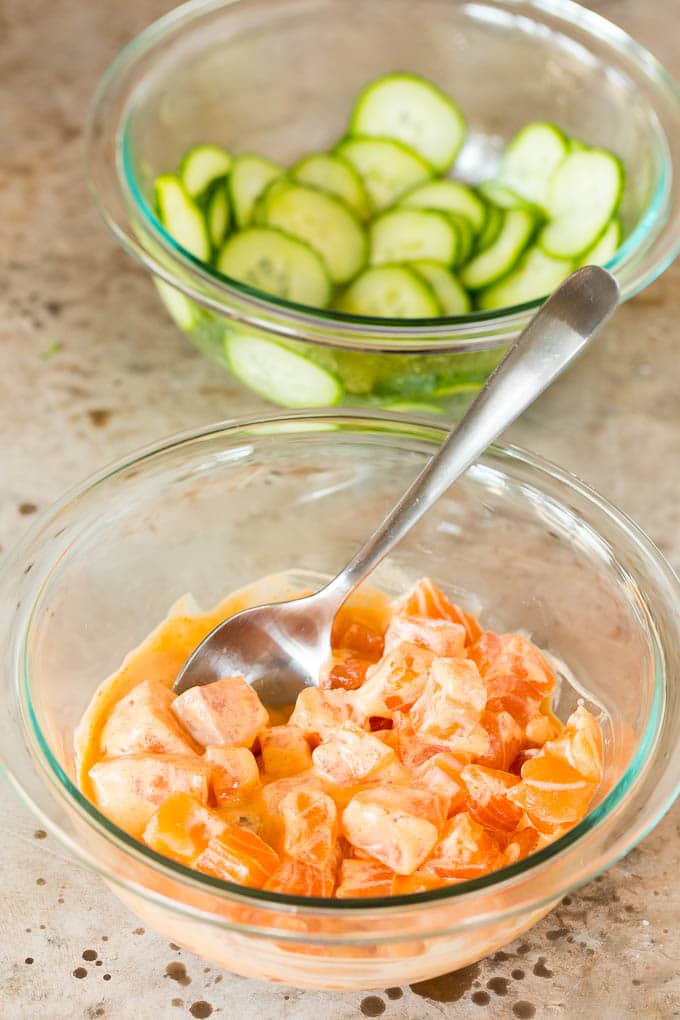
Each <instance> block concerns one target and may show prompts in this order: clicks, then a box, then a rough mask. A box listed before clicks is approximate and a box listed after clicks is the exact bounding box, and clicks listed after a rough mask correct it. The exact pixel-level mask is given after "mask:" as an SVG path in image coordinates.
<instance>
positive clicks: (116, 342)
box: [0, 0, 680, 1020]
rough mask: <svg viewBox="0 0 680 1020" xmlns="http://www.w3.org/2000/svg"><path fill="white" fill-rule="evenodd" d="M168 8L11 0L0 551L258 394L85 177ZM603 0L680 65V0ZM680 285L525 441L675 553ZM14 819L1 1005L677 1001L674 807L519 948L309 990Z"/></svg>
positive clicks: (4, 18)
mask: <svg viewBox="0 0 680 1020" xmlns="http://www.w3.org/2000/svg"><path fill="white" fill-rule="evenodd" d="M170 6H171V4H169V3H168V2H163V0H116V2H104V0H94V2H87V0H57V2H56V3H55V2H54V0H52V2H48V0H1V2H0V81H1V82H2V99H1V100H0V126H1V130H0V137H1V138H2V146H1V147H0V260H1V262H2V271H1V272H0V312H1V314H0V437H1V438H0V557H2V555H3V554H4V553H5V552H6V551H7V550H8V549H9V547H10V546H11V545H12V544H13V543H14V542H15V541H16V540H17V539H18V538H19V536H20V535H21V533H22V531H23V530H24V529H25V528H26V527H27V526H28V525H29V524H30V522H31V519H32V515H33V514H34V513H35V512H36V511H39V510H41V509H43V508H45V507H46V506H48V504H49V503H50V502H51V501H52V500H53V499H54V498H56V497H57V496H58V495H59V494H60V493H61V492H62V491H63V490H64V489H65V488H66V487H67V486H70V485H71V484H73V483H75V482H77V481H79V480H81V479H83V478H84V477H85V476H86V475H88V474H90V473H91V472H92V471H94V470H96V469H98V468H99V467H101V466H102V465H103V464H105V463H106V462H108V461H110V460H111V459H113V458H116V457H118V456H120V455H121V454H123V453H125V452H127V451H129V450H131V449H133V448H134V447H137V446H140V445H142V444H144V443H147V442H149V441H151V440H154V439H157V438H158V437H160V436H162V435H164V434H168V433H172V432H176V431H178V430H182V429H187V428H191V427H193V426H196V425H201V424H204V423H207V422H210V421H213V420H217V419H221V418H225V417H232V416H237V415H241V414H246V413H253V412H256V411H258V410H259V409H261V408H262V407H263V405H262V404H261V403H259V402H258V401H257V400H256V398H255V397H254V396H253V395H252V394H249V393H247V392H245V391H244V390H242V389H240V388H239V387H238V386H236V385H235V384H234V383H233V382H232V381H231V380H229V379H228V378H227V377H226V376H224V375H223V374H221V372H220V371H219V370H218V369H216V368H214V367H213V366H212V365H211V364H209V363H208V362H207V361H205V360H204V359H203V358H201V357H200V356H199V355H198V354H197V353H196V352H195V351H194V350H193V348H192V347H191V346H190V345H189V344H188V343H187V341H186V340H185V339H184V338H183V337H182V336H181V335H180V334H179V333H178V332H177V330H176V329H175V328H174V326H172V324H171V323H170V322H169V320H168V319H167V318H166V316H165V314H164V312H163V311H162V309H161V307H160V305H159V303H158V300H157V298H156V295H155V292H154V290H153V288H152V285H151V282H150V280H149V279H148V277H147V276H146V275H145V274H144V273H143V272H142V271H141V270H140V269H139V268H138V267H137V266H136V265H135V264H134V263H133V262H132V261H131V260H130V259H129V258H128V256H127V255H125V254H124V253H123V252H122V251H121V250H120V249H119V248H118V247H117V246H116V244H115V243H114V241H113V239H112V237H111V236H110V235H109V234H108V233H107V231H106V229H105V228H104V226H103V225H102V224H101V223H100V221H99V220H98V218H97V216H96V214H95V212H94V209H93V207H92V204H91V201H90V199H89V196H88V194H87V191H86V187H85V184H84V180H83V169H82V159H83V157H82V125H83V121H84V117H85V111H86V108H87V104H88V100H89V98H90V96H91V94H92V91H93V89H94V87H95V85H96V82H97V80H98V78H99V77H100V75H101V74H102V72H103V70H104V69H105V67H106V66H107V64H108V63H109V62H110V60H111V59H112V58H113V56H114V55H115V54H116V52H117V51H118V50H119V49H120V47H121V46H122V45H123V44H124V43H126V42H127V41H128V40H129V39H130V38H131V37H132V36H133V35H134V34H135V33H136V32H137V31H138V30H139V29H141V28H142V27H143V26H144V25H145V24H146V23H148V22H149V21H151V20H152V19H153V18H155V17H156V16H158V15H159V14H161V13H163V12H164V11H165V10H167V9H168V8H169V7H170ZM591 6H592V7H594V8H595V9H597V10H598V11H600V12H601V13H602V14H604V15H606V16H608V17H609V18H611V19H612V20H613V21H616V22H617V23H619V24H620V25H622V26H623V27H624V28H626V29H627V30H628V31H630V32H631V33H632V34H633V35H634V36H636V37H637V38H638V39H639V40H640V41H641V42H642V43H644V44H645V45H647V46H648V47H649V48H650V49H651V50H652V52H654V53H655V54H656V55H657V56H658V57H659V58H660V59H661V60H662V61H663V62H664V63H665V64H666V65H667V67H668V68H669V69H670V70H671V71H672V72H674V73H675V75H676V76H678V77H680V32H679V30H678V15H679V14H680V8H679V4H678V0H648V2H646V3H641V2H639V0H638V2H636V0H599V2H593V3H592V4H591ZM8 88H9V93H8ZM679 293H680V264H677V263H676V265H675V266H673V267H672V268H671V269H670V270H669V271H668V272H667V273H666V274H665V275H664V276H663V277H662V278H661V279H660V280H658V281H657V282H656V283H655V284H654V285H653V286H651V287H649V289H648V290H646V291H645V292H644V293H643V294H642V295H640V296H639V297H638V298H636V299H635V300H633V301H631V302H630V303H629V304H627V305H626V306H625V307H623V308H622V309H621V310H620V311H619V313H618V314H617V316H616V318H615V321H614V322H613V323H611V324H610V325H609V326H608V328H607V329H606V331H605V333H604V334H603V335H602V337H601V339H600V340H599V341H598V342H597V344H596V345H595V346H594V347H593V348H592V349H591V350H590V351H589V352H588V353H587V354H586V355H585V356H584V357H583V358H582V359H581V361H580V362H579V363H578V365H577V366H576V367H575V368H574V369H573V370H572V371H571V372H570V373H569V374H568V376H567V377H566V378H564V379H563V380H561V381H560V382H559V383H558V384H557V385H556V386H555V387H554V388H553V389H552V390H551V392H550V393H549V394H547V395H546V396H545V397H544V398H543V399H542V400H541V401H539V403H538V404H537V405H536V406H535V407H534V408H532V409H531V410H530V411H529V412H528V413H527V414H526V415H525V416H524V417H523V419H522V421H521V422H520V423H518V424H517V425H516V426H515V427H513V429H512V430H511V434H510V438H511V439H512V440H514V441H515V442H517V443H520V444H521V445H525V446H527V447H529V448H531V449H533V450H536V451H537V452H539V453H541V454H543V455H545V456H547V457H549V458H550V459H552V460H554V461H556V462H558V463H559V464H561V465H562V466H564V467H565V468H568V469H570V470H571V471H573V472H575V473H576V474H577V475H579V476H580V477H582V478H584V479H585V480H586V481H588V482H589V483H591V484H592V485H593V486H594V487H595V488H597V489H599V491H600V492H601V493H603V494H604V495H605V496H606V497H608V498H609V499H611V500H612V501H613V502H615V503H616V504H618V506H620V507H621V508H622V509H623V510H625V511H626V512H627V513H629V514H630V515H631V516H632V517H633V518H635V519H636V520H637V521H638V522H639V523H640V524H641V525H642V527H643V528H644V529H645V530H646V531H647V532H648V533H649V534H650V536H651V537H652V539H653V540H654V541H655V542H656V543H657V545H658V546H659V547H660V548H661V549H662V550H663V551H664V553H665V554H666V555H667V556H668V557H669V558H670V560H671V561H672V563H673V564H674V566H675V567H676V568H678V567H680V491H679V489H680V485H679V478H678V474H679V473H678V464H679V463H680V398H679V396H678V393H679V390H680V370H679V369H678V333H679V328H678V318H679V312H680V298H679V297H678V294H679ZM57 347H58V350H56V353H54V352H55V349H56V348H57ZM0 817H1V819H2V824H1V825H0V856H1V859H2V862H3V863H2V876H3V894H2V895H1V896H0V1020H80V1018H95V1017H97V1018H98V1017H103V1018H115V1020H128V1018H134V1020H152V1018H153V1020H156V1018H165V1017H168V1018H171V1020H172V1018H175V1017H176V1018H178V1020H179V1018H181V1017H182V1016H187V1017H190V1016H194V1017H207V1016H210V1015H212V1016H215V1017H216V1018H218V1017H232V1016H249V1017H253V1018H255V1020H269V1018H274V1020H278V1018H282V1020H283V1018H296V1020H298V1018H299V1020H307V1018H310V1020H311V1018H316V1017H319V1016H323V1017H324V1020H345V1018H350V1017H362V1016H363V1017H366V1016H383V1015H384V1017H385V1020H392V1018H395V1020H396V1018H399V1020H402V1018H404V1020H434V1018H441V1017H443V1018H454V1017H456V1018H457V1017H464V1018H468V1017H470V1018H479V1020H497V1018H505V1017H509V1018H512V1017H520V1018H521V1017H524V1018H530V1017H536V1018H544V1017H545V1018H548V1017H578V1018H579V1020H590V1018H593V1020H594V1018H597V1020H626V1018H629V1017H630V1018H633V1017H635V1018H638V1017H643V1018H645V1020H648V1018H649V1020H651V1018H657V1017H658V1018H668V1017H673V1016H679V1017H680V973H679V971H680V967H679V964H678V960H679V959H680V926H679V924H678V921H679V920H680V811H679V810H678V807H677V805H676V808H675V809H674V810H672V811H671V812H670V814H669V815H668V816H667V817H666V818H665V819H664V821H663V822H662V823H661V824H660V825H659V827H658V828H657V829H656V830H655V831H654V832H653V833H652V834H651V835H650V836H649V837H648V838H647V839H646V840H645V841H644V842H643V843H642V844H641V845H640V846H639V847H638V848H637V849H636V850H634V851H633V852H632V853H631V854H630V855H629V856H628V857H627V858H626V859H625V860H623V861H621V862H620V863H619V864H617V865H616V866H615V867H614V868H612V869H611V870H610V871H609V872H608V873H607V874H606V875H603V876H600V878H599V879H597V880H596V881H595V882H593V883H591V884H590V885H588V886H586V887H584V888H582V889H581V890H579V891H578V892H576V893H574V894H573V895H572V896H571V897H566V898H565V900H564V901H563V903H562V904H561V906H559V907H558V908H556V909H555V910H554V911H553V912H552V913H551V914H550V915H548V916H547V917H546V918H545V919H544V920H543V921H542V922H541V923H540V924H539V925H538V926H537V927H536V928H534V929H532V930H531V931H530V932H529V933H528V934H527V936H526V937H525V938H524V939H522V940H521V941H520V942H519V943H514V944H511V945H509V946H507V947H506V949H505V950H504V951H503V952H500V953H496V954H495V955H494V956H493V957H492V958H490V959H487V960H484V961H482V962H481V963H479V964H476V965H474V966H472V967H469V968H467V969H466V970H464V971H461V972H458V973H457V974H451V975H447V976H445V977H443V978H439V979H437V980H433V981H429V982H424V983H423V984H421V985H418V986H414V987H413V988H409V987H408V986H405V987H404V988H402V989H390V990H389V994H388V993H387V991H376V992H370V993H368V992H363V993H362V992H356V993H324V992H313V991H311V992H302V991H296V990H294V989H290V988H284V987H280V986H279V987H276V986H273V985H268V984H265V983H261V982H257V981H251V980H246V979H243V978H239V977H234V976H233V975H231V974H229V973H227V972H221V971H219V970H217V969H216V968H214V967H212V966H208V965H207V964H205V963H204V962H203V961H201V960H199V959H198V958H196V957H193V956H191V954H189V953H186V952H183V951H177V950H176V949H175V948H173V947H172V946H171V945H170V944H168V942H167V941H165V940H164V939H162V938H161V937H160V936H157V935H156V934H154V932H152V931H150V930H144V929H142V928H141V927H140V926H139V922H138V921H137V920H136V919H135V917H133V916H132V915H131V914H129V913H128V912H127V911H126V910H125V909H124V908H123V907H122V906H121V905H120V903H119V902H118V901H117V900H116V899H114V897H113V896H112V895H111V893H110V892H109V891H108V890H107V889H106V888H105V887H104V886H103V884H102V883H101V882H100V880H99V879H98V878H97V877H96V876H95V875H93V874H91V873H89V872H88V871H86V870H83V869H81V868H80V867H78V866H76V865H75V864H74V863H73V862H72V861H71V860H69V857H68V855H67V853H66V852H65V851H64V850H63V849H62V848H61V846H60V845H59V843H58V842H57V841H56V839H55V838H54V837H53V836H51V835H50V836H46V835H45V833H44V832H42V831H41V830H40V829H39V828H38V823H37V822H36V821H35V820H34V819H33V818H32V817H31V815H30V814H29V813H28V811H27V810H26V809H25V808H24V807H23V805H21V804H20V803H19V802H18V801H17V800H16V799H15V797H14V796H13V794H11V793H10V790H9V788H8V786H7V784H6V783H4V782H0ZM178 962H179V963H181V964H182V965H183V967H184V969H182V968H181V967H179V968H178V967H177V966H175V967H171V968H170V971H171V974H172V975H173V976H170V975H169V974H168V965H169V964H177V963H178ZM182 975H185V976H184V977H182V980H180V981H178V980H177V978H178V976H179V977H181V976H182Z"/></svg>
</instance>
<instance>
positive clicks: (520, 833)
mask: <svg viewBox="0 0 680 1020" xmlns="http://www.w3.org/2000/svg"><path fill="white" fill-rule="evenodd" d="M539 841H540V836H539V834H538V832H537V831H536V829H534V828H533V827H532V826H531V825H527V826H525V827H524V828H523V829H518V830H517V831H516V832H514V833H513V834H512V835H511V836H510V839H509V840H508V842H507V844H506V846H505V853H504V857H505V860H504V863H505V864H515V863H516V862H517V861H522V860H524V858H525V857H528V856H529V854H532V853H533V852H534V851H535V850H537V849H538V845H539Z"/></svg>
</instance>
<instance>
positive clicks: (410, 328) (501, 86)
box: [88, 0, 680, 414]
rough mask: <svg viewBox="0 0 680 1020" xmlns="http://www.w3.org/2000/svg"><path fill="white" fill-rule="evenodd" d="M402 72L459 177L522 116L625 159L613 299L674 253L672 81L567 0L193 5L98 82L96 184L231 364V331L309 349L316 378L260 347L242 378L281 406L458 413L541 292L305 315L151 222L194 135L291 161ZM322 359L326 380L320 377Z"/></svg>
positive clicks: (678, 214)
mask: <svg viewBox="0 0 680 1020" xmlns="http://www.w3.org/2000/svg"><path fill="white" fill-rule="evenodd" d="M397 69H401V70H408V71H413V72H416V73H420V74H423V75H425V76H427V77H430V78H432V79H433V80H434V81H435V82H437V83H438V84H439V85H440V86H441V87H442V88H443V89H444V90H445V91H446V92H448V93H449V94H450V95H452V96H454V97H455V98H456V100H457V102H458V103H459V105H460V106H461V108H462V110H463V111H464V113H465V115H466V117H467V121H468V140H467V143H466V145H465V148H464V149H463V151H462V153H461V155H460V157H459V159H458V161H457V164H456V168H455V174H456V176H460V177H462V178H464V179H467V180H470V181H473V182H474V181H477V180H479V179H482V178H486V177H490V176H492V175H493V174H494V172H495V169H496V167H497V165H498V159H499V153H500V152H501V150H502V148H503V146H504V144H505V143H506V142H507V141H508V140H509V138H510V137H511V136H512V135H513V134H514V133H515V132H516V131H517V130H518V128H520V127H521V126H522V125H523V124H525V123H527V122H528V121H530V120H534V119H546V120H550V121H554V122H556V123H557V124H559V125H560V126H561V127H562V128H563V129H564V130H565V131H566V132H568V133H569V134H573V135H575V136H577V137H579V138H582V139H583V140H584V141H586V142H588V143H589V144H595V145H602V146H605V147H606V148H610V149H612V150H613V151H614V152H616V153H617V154H618V155H619V156H620V158H621V159H622V161H623V164H624V167H625V172H626V188H625V194H624V201H623V206H622V209H621V216H622V220H623V224H624V231H625V235H626V240H625V243H624V244H623V246H622V248H621V249H620V251H619V252H618V253H617V255H616V256H615V258H614V259H613V260H612V262H611V263H610V266H609V268H610V269H611V270H612V271H613V272H614V273H615V275H616V276H617V279H618V281H619V284H620V286H621V290H622V294H623V296H624V298H625V297H630V296H632V295H633V294H636V293H637V292H638V291H640V290H641V289H642V288H643V287H645V286H647V284H649V283H650V282H651V281H652V280H654V279H655V277H656V276H657V275H658V274H659V273H661V272H662V271H663V270H664V269H665V268H666V266H667V265H668V264H669V262H670V261H671V260H672V259H673V258H674V257H675V255H676V254H677V251H678V244H679V239H680V229H679V224H680V184H679V183H678V180H677V175H675V176H674V174H673V172H672V170H673V167H675V166H677V165H678V164H679V163H680V91H679V90H678V86H677V85H676V83H675V82H674V81H673V80H672V78H671V77H670V76H669V75H668V74H667V73H666V72H665V71H664V69H663V68H662V67H661V66H660V65H659V64H658V63H657V62H656V61H655V59H654V58H653V57H652V56H651V54H649V53H648V52H647V51H646V50H644V49H643V48H642V47H641V46H639V45H638V44H637V43H636V42H634V40H632V39H631V38H630V37H629V36H627V35H626V34H625V33H624V32H622V31H621V30H620V29H618V28H617V27H616V26H614V25H612V24H611V23H610V22H608V21H606V20H605V19H604V18H602V17H600V16H599V15H598V14H595V13H592V12H590V11H587V10H584V8H583V7H581V6H580V5H578V4H575V3H572V2H570V0H475V2H469V0H418V3H417V4H414V3H413V0H361V3H357V2H356V0H194V2H192V3H188V4H185V5H184V6H182V7H179V8H177V9H176V10H174V11H172V12H171V13H170V14H168V15H166V16H165V17H164V18H161V19H160V20H159V21H157V22H156V23H155V24H153V25H151V26H150V27H149V28H148V29H146V31H145V32H143V33H142V34H141V35H140V36H138V37H137V39H135V40H134V41H133V42H132V43H131V44H130V45H129V46H128V47H127V48H126V49H125V50H124V51H123V52H122V53H121V54H120V56H119V57H118V59H117V60H116V61H115V63H114V64H113V65H112V66H111V68H110V69H109V71H108V73H107V74H106V76H105V77H104V80H103V81H102V83H101V85H100V88H99V91H98V93H97V96H96V98H95V102H94V106H93V111H92V115H91V120H90V126H89V132H88V169H89V176H90V182H91V187H92V190H93V193H94V196H95V199H96V201H97V203H98V205H99V208H100V210H101V212H102V214H103V216H104V218H105V220H106V222H107V223H108V224H109V226H110V227H111V229H112V230H113V231H114V233H115V235H116V237H117V238H118V240H119V241H120V242H121V244H122V245H123V246H124V247H125V248H126V249H127V250H128V251H129V252H130V253H131V254H133V255H134V256H135V257H136V258H137V259H138V260H139V261H140V262H141V263H142V264H143V265H144V266H145V267H146V268H147V269H148V270H150V271H151V273H153V275H154V278H155V279H156V281H157V283H158V284H159V286H160V289H161V294H162V297H163V298H164V300H165V301H166V303H167V304H168V307H169V309H170V311H171V313H172V314H173V315H174V317H175V319H176V321H177V322H178V324H179V325H180V327H181V328H182V329H184V330H185V332H186V333H187V334H188V336H189V337H190V339H191V340H192V341H193V342H194V343H195V344H196V345H197V346H198V347H199V348H200V349H201V350H202V351H203V352H204V353H205V354H207V355H208V356H209V357H211V358H213V359H214V360H215V361H216V362H218V363H219V364H220V365H222V366H223V367H224V368H229V359H228V354H227V347H228V344H229V339H230V337H232V336H233V335H234V334H235V333H238V334H239V335H244V334H245V335H246V336H251V337H258V338H260V339H265V340H268V341H269V342H270V343H275V344H278V345H280V346H282V347H283V348H285V349H286V350H290V351H292V352H294V353H295V354H298V355H301V356H302V357H303V358H304V359H306V361H307V363H308V364H309V363H311V365H312V369H311V370H310V371H311V375H312V377H313V378H312V383H311V384H310V382H309V380H303V379H302V376H303V375H306V373H303V372H301V371H300V368H301V366H300V363H299V362H298V361H296V360H295V359H293V360H290V359H288V366H287V367H285V366H284V369H285V380H284V379H282V375H283V373H284V369H282V368H281V366H279V365H276V366H275V365H274V362H273V360H272V356H271V353H272V352H271V348H270V349H269V351H268V349H267V347H266V346H265V347H263V348H260V350H259V353H258V359H259V361H260V362H261V371H260V372H259V373H253V374H252V375H251V376H250V377H249V382H250V385H251V386H253V388H255V389H256V392H258V393H259V394H260V395H261V396H265V397H271V396H272V392H273V391H274V390H275V392H276V394H277V399H278V400H279V402H281V403H284V404H285V405H286V406H289V407H299V406H316V405H318V404H321V405H326V404H328V403H330V402H333V401H335V400H337V401H340V402H342V403H344V404H349V405H353V406H359V405H368V406H371V405H373V406H383V407H391V408H394V409H395V410H407V409H413V408H412V406H411V405H414V404H415V405H416V407H420V409H421V410H422V411H423V412H425V411H428V412H433V413H434V412H437V411H440V412H447V413H449V414H451V413H455V412H456V411H460V410H461V409H462V408H463V407H464V406H465V404H466V403H467V402H469V400H470V398H471V395H473V394H474V392H475V391H476V389H477V388H478V387H479V385H480V384H481V383H482V382H483V380H484V379H485V377H486V376H487V375H488V373H489V372H490V371H491V370H492V368H493V367H494V366H495V364H496V362H497V361H498V359H499V357H500V356H501V354H502V352H503V347H504V345H506V344H507V343H508V341H509V340H511V339H512V338H513V337H514V336H516V335H517V333H518V332H519V331H520V329H521V328H522V327H523V325H524V324H525V323H526V321H527V319H528V317H529V316H530V314H531V311H532V309H533V308H534V307H536V305H537V304H538V302H537V301H534V302H530V303H529V304H526V305H522V306H517V307H513V308H507V309H504V310H503V311H500V312H491V313H489V312H478V313H475V314H471V315H468V316H464V317H461V318H452V319H437V320H428V319H425V320H404V319H395V320H377V319H361V318H351V317H347V316H343V315H341V314H339V313H335V312H331V311H314V310H310V309H309V308H303V307H299V306H295V305H292V304H289V303H286V302H285V301H279V300H277V299H274V298H271V297H267V296H266V295H264V294H262V293H260V292H258V291H254V290H252V289H250V288H248V287H247V286H245V285H240V284H238V283H236V282H234V281H233V280H230V279H228V278H227V277H224V276H222V275H220V274H218V273H217V272H216V271H213V270H211V269H210V268H208V267H206V266H205V265H203V264H202V263H199V262H197V261H196V260H195V259H193V258H192V257H191V256H190V255H188V254H187V253H186V252H185V251H184V250H183V249H181V248H179V247H178V246H177V245H176V244H175V243H174V242H173V241H172V239H171V238H170V236H169V235H168V234H167V233H166V232H165V231H164V229H163V227H162V226H161V224H160V222H159V221H158V219H157V218H156V215H155V213H154V210H153V200H152V190H153V181H154V178H155V177H156V175H157V174H159V173H164V172H168V171H171V170H172V169H173V168H174V167H175V166H176V165H177V163H178V160H179V158H180V156H181V155H182V153H183V152H184V151H185V150H186V149H187V148H188V147H189V146H191V145H194V144H197V143H200V142H215V143H218V144H221V145H224V146H226V147H227V148H228V149H229V150H231V151H234V152H248V151H252V152H258V153H261V154H263V155H266V156H269V157H270V158H272V159H276V160H280V161H282V162H283V163H286V164H290V163H292V162H293V161H295V160H296V159H297V158H299V157H300V156H301V155H302V154H304V153H305V152H308V151H311V150H315V149H325V148H329V147H331V146H332V145H333V144H334V143H335V142H336V141H337V140H338V139H339V138H340V137H341V135H342V134H343V132H344V130H345V125H346V122H347V116H348V111H349V110H350V108H351V105H352V103H353V100H354V98H355V97H356V94H357V92H358V90H359V89H360V88H361V86H362V85H363V84H364V83H365V82H366V81H368V80H370V79H371V78H373V77H374V76H376V75H378V74H381V73H384V72H388V71H393V70H397ZM168 287H171V288H172V289H168ZM275 351H276V349H275ZM280 360H281V359H280V358H279V359H277V361H280ZM285 360H286V359H285V357H284V361H285ZM302 367H304V366H302ZM314 367H316V369H318V372H319V376H318V378H317V376H316V375H315V373H314ZM296 369H297V371H296ZM326 373H327V374H328V375H329V376H330V377H332V378H333V379H334V380H335V381H336V383H337V385H335V386H334V385H333V383H332V381H331V383H330V385H315V383H318V382H319V381H321V382H324V380H325V381H326V382H327V383H328V377H327V375H326ZM254 375H257V379H255V378H254V377H253V376H254ZM274 375H275V376H276V387H273V386H272V385H271V377H272V376H274ZM242 381H243V380H242ZM406 405H407V406H406Z"/></svg>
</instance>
